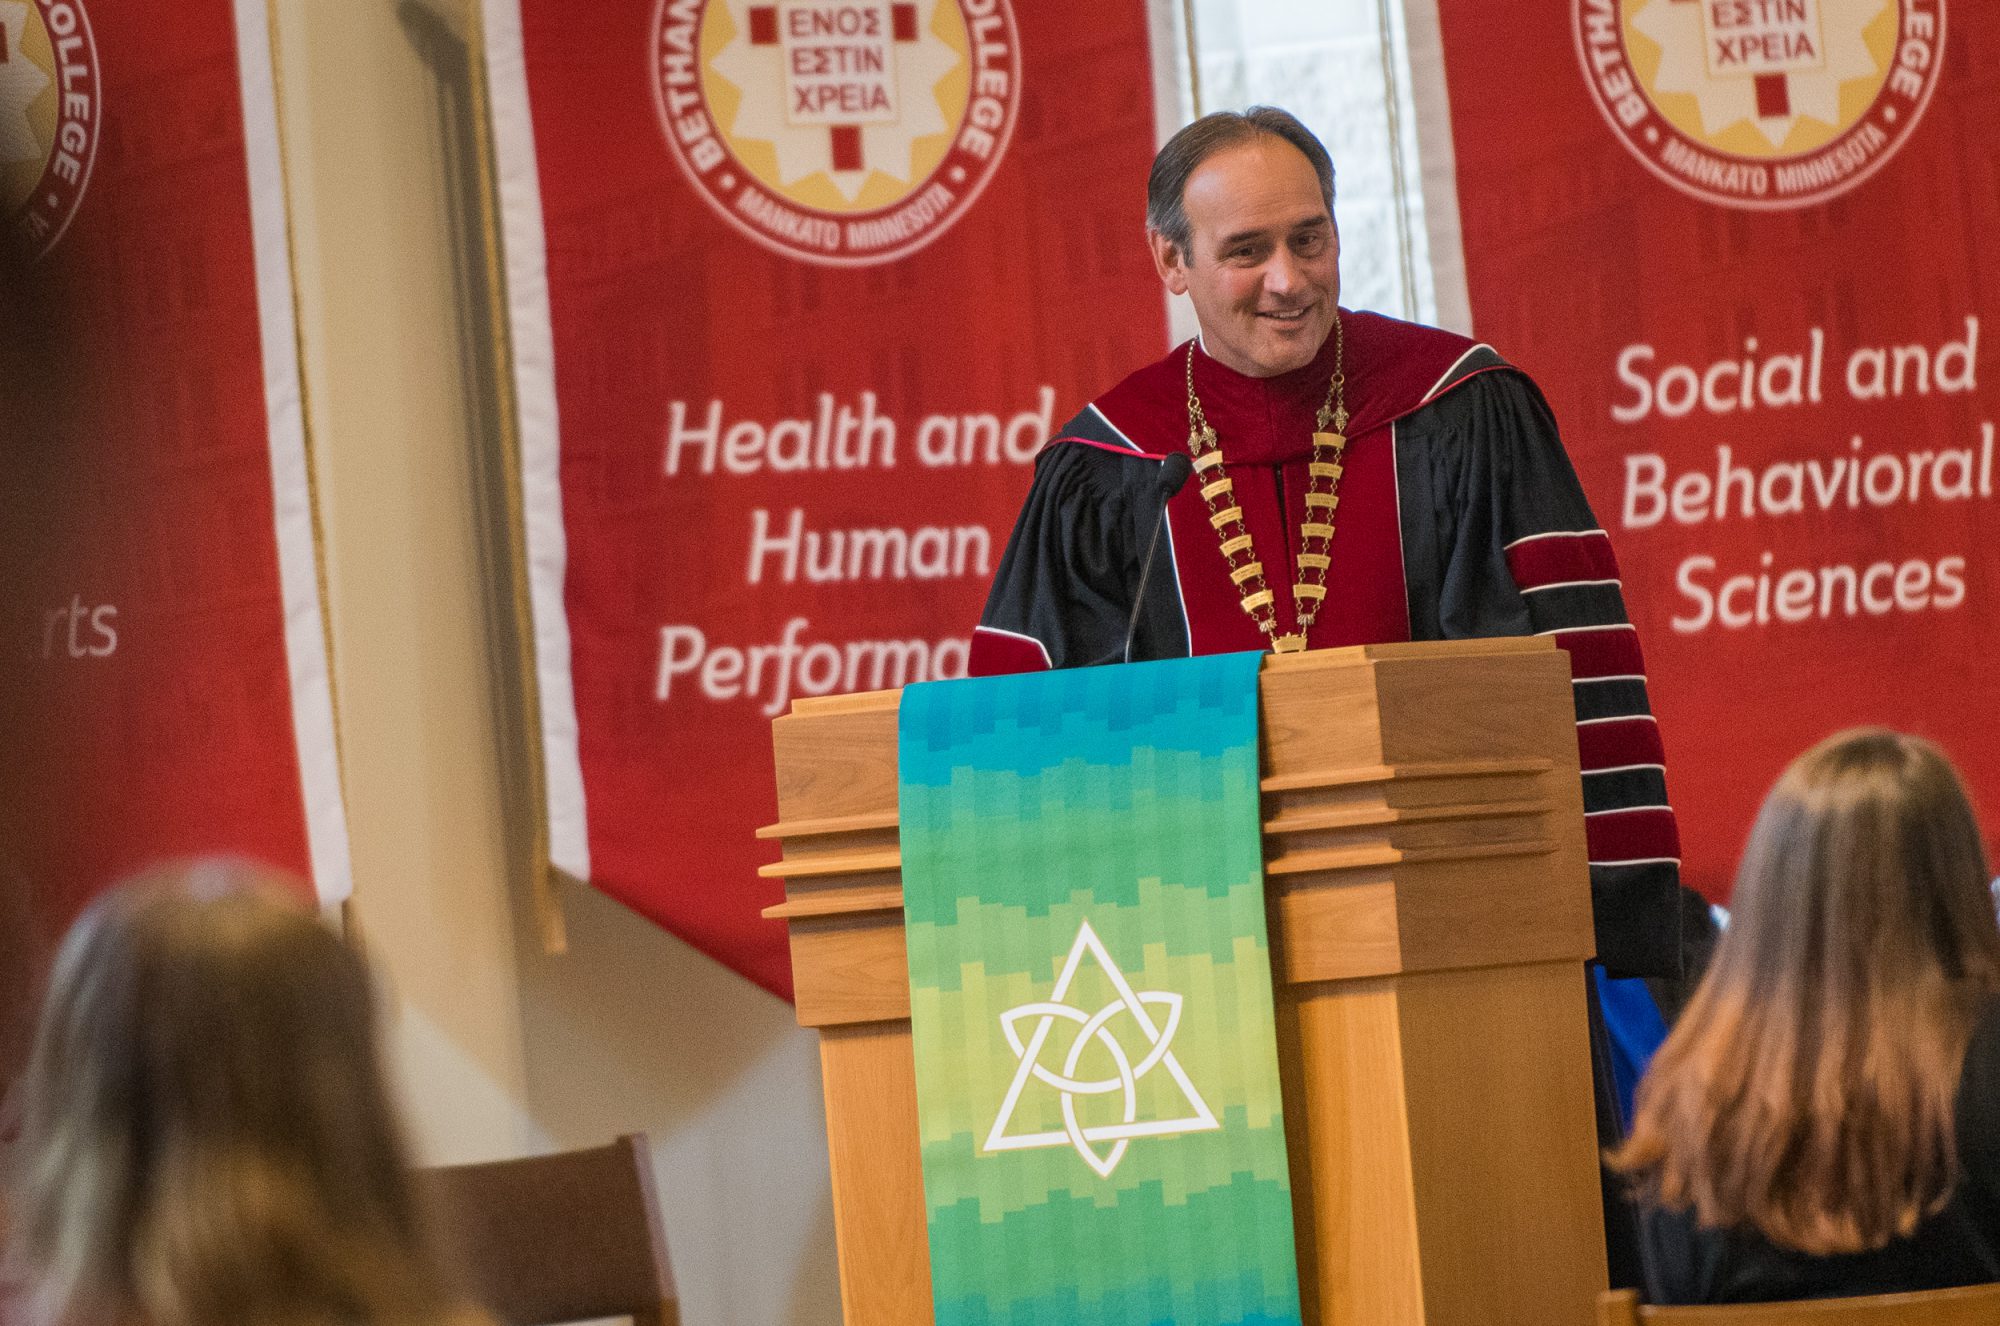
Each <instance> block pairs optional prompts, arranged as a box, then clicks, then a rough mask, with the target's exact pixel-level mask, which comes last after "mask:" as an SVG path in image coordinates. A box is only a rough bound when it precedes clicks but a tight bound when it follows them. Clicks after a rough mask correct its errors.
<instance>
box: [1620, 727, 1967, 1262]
mask: <svg viewBox="0 0 2000 1326" xmlns="http://www.w3.org/2000/svg"><path fill="white" fill-rule="evenodd" d="M1988 879H1989V875H1988V871H1987V864H1986V853H1985V849H1984V847H1983V846H1982V845H1981V842H1980V837H1979V828H1978V825H1977V823H1976V822H1975V820H1974V818H1973V813H1972V808H1971V806H1970V805H1969V804H1968V803H1967V801H1966V796H1965V791H1964V788H1963V787H1962V786H1961V785H1960V783H1959V779H1958V776H1957V774H1956V773H1955V772H1954V771H1953V769H1952V767H1951V764H1950V762H1949V761H1948V760H1947V759H1946V758H1945V756H1944V754H1943V753H1942V752H1941V751H1939V750H1938V748H1937V747H1936V746H1933V745H1932V744H1931V743H1929V742H1927V741H1923V740H1921V739H1919V738H1916V737H1909V736H1903V735H1900V734H1898V733H1894V732H1889V731H1884V730H1882V729H1857V730H1854V731H1849V732H1843V733H1840V734H1838V735H1837V736H1834V737H1831V738H1829V739H1827V740H1826V741H1823V742H1821V743H1820V744H1819V745H1817V746H1814V747H1813V748H1812V749H1811V750H1809V751H1807V752H1806V753H1805V754H1804V755H1802V756H1800V757H1799V758H1798V759H1797V760H1795V761H1793V763H1792V765H1791V767H1790V768H1788V769H1786V770H1785V772H1784V775H1783V776H1782V777H1780V778H1779V780H1778V782H1777V785H1776V786H1775V787H1773V788H1772V789H1771V793H1770V795H1769V796H1768V797H1767V798H1766V800H1765V802H1764V805H1763V808H1762V810H1761V811H1760V812H1759V813H1758V816H1757V821H1756V825H1755V827H1754V828H1753V829H1752V830H1751V834H1750V841H1749V844H1748V846H1747V847H1746V849H1745V851H1744V856H1743V862H1742V865H1741V868H1740V870H1739V872H1738V875H1737V880H1736V893H1735V897H1734V901H1733V911H1732V915H1731V919H1730V925H1729V930H1728V932H1727V933H1726V934H1725V935H1724V936H1723V939H1722V943H1721V946H1720V947H1719V948H1718V949H1717V951H1716V956H1715V960H1714V963H1713V965H1712V966H1711V967H1710V969H1709V971H1708V974H1707V976H1706V977H1705V978H1704V979H1703V981H1702V983H1701V985H1700V987H1699V988H1698V989H1697V990H1696V991H1695V994H1694V997H1693V999H1692V1000H1690V1002H1689V1004H1688V1007H1687V1011H1686V1012H1685V1013H1684V1014H1683V1015H1682V1017H1681V1020H1680V1023H1679V1024H1678V1025H1677V1026H1676V1027H1675V1028H1674V1031H1673V1034H1672V1035H1670V1036H1669V1037H1668V1038H1667V1041H1666V1044H1665V1045H1663V1046H1662V1047H1661V1048H1660V1051H1659V1054H1658V1055H1657V1056H1656V1057H1655V1059H1654V1061H1653V1065H1652V1067H1651V1069H1650V1071H1649V1072H1648V1073H1647V1075H1646V1078H1645V1080H1644V1081H1643V1082H1642V1083H1641V1084H1640V1087H1639V1093H1638V1100H1637V1105H1636V1108H1635V1118H1634V1121H1633V1127H1632V1132H1631V1136H1630V1137H1629V1138H1628V1139H1627V1140H1626V1142H1625V1144H1624V1145H1623V1146H1621V1147H1620V1148H1618V1150H1617V1151H1616V1152H1615V1153H1614V1154H1613V1155H1612V1156H1611V1158H1610V1159H1611V1163H1612V1165H1613V1166H1614V1167H1615V1168H1618V1169H1621V1170H1623V1171H1625V1172H1626V1173H1627V1174H1628V1175H1630V1176H1631V1178H1632V1180H1633V1182H1634V1186H1635V1187H1636V1189H1637V1190H1638V1191H1639V1193H1640V1194H1641V1195H1642V1196H1644V1197H1645V1198H1647V1199H1648V1200H1651V1201H1653V1202H1655V1203H1658V1204H1660V1205H1663V1206H1667V1207H1670V1208H1673V1209H1681V1210H1685V1209H1689V1208H1692V1210H1693V1212H1694V1214H1695V1216H1696V1219H1697V1221H1698V1222H1699V1223H1700V1224H1702V1225H1706V1226H1710V1227H1714V1228H1724V1229H1740V1228H1753V1229H1755V1230H1757V1231H1758V1232H1759V1233H1761V1234H1763V1235H1764V1236H1765V1237H1766V1238H1767V1239H1769V1240H1770V1241H1771V1242H1772V1243H1774V1244H1777V1245H1779V1246H1781V1247H1787V1248H1793V1249H1797V1250H1799V1251H1801V1252H1805V1253H1809V1254H1814V1255H1822V1256H1823V1255H1829V1254H1834V1253H1848V1252H1861V1251H1866V1250H1869V1249H1873V1248H1879V1247H1881V1246H1883V1245H1884V1244H1886V1243H1888V1242H1889V1241H1890V1240H1891V1239H1892V1238H1895V1237H1897V1236H1899V1235H1903V1234H1907V1233H1909V1232H1910V1231H1911V1230H1913V1229H1914V1228H1915V1227H1916V1225H1917V1224H1918V1222H1919V1221H1921V1220H1922V1219H1924V1218H1925V1217H1926V1216H1928V1215H1931V1214H1933V1213H1935V1212H1936V1211H1937V1210H1939V1209H1940V1208H1941V1207H1942V1206H1944V1204H1945V1203H1946V1202H1947V1201H1948V1200H1949V1199H1950V1196H1951V1193H1952V1190H1953V1188H1954V1186H1955V1185H1956V1183H1957V1181H1958V1177H1959V1171H1958V1162H1957V1151H1956V1138H1955V1134H1954V1125H1953V1105H1954V1099H1955V1097H1956V1094H1957V1088H1958V1079H1959V1073H1960V1071H1961V1069H1962V1067H1963V1064H1964V1059H1965V1049H1966V1045H1967V1043H1968V1041H1969V1040H1970V1039H1971V1035H1972V1030H1973V1027H1974V1024H1975V1023H1976V1021H1977V1020H1978V1018H1979V1016H1980V1014H1981V1011H1982V1009H1983V1008H1984V1006H1985V1003H1986V1001H1987V999H1988V997H1989V996H1990V995H1991V994H1992V993H1993V992H1994V991H1995V990H2000V925H1996V922H1995V919H1994V910H1993V899H1992V895H1991V894H1990V892H1989V889H1988Z"/></svg>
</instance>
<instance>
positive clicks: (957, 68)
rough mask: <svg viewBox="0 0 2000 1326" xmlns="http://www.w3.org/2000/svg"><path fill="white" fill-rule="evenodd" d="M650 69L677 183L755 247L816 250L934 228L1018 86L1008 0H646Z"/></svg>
mask: <svg viewBox="0 0 2000 1326" xmlns="http://www.w3.org/2000/svg"><path fill="white" fill-rule="evenodd" d="M652 73H653V92H654V96H655V99H656V101H657V102H658V105H659V112H660V123H661V127H662V129H663V130H664V131H665V133H666V138H667V142H668V144H669V145H670V146H671V147H672V150H673V154H674V156H675V158H676V159H677V160H678V161H679V162H680V164H681V166H682V167H683V168H684V169H685V170H686V172H687V176H688V179H689V180H690V181H691V182H692V183H693V184H694V187H695V191H696V192H697V193H699V194H700V195H701V196H702V197H703V198H704V199H706V200H707V202H708V204H709V205H710V206H711V207H713V208H714V209H715V210H716V211H717V212H719V213H720V214H721V215H722V217H723V218H724V219H725V220H727V221H728V222H729V223H730V224H731V225H733V226H735V227H736V228H737V229H738V230H740V231H742V232H743V233H744V234H746V235H748V236H750V237H751V238H752V239H754V240H756V241H757V242H758V243H760V244H762V245H764V246H765V247H766V248H770V249H774V250H776V251H777V252H779V253H783V254H786V255H788V256H790V257H794V258H800V259H803V260H805V261H807V262H815V263H826V264H830V265H834V266H863V265H866V264H870V263H878V262H887V261H889V260H890V259H893V258H900V257H902V256H904V255H905V254H909V253H914V252H915V251H916V250H918V249H920V248H922V247H923V246H924V245H926V244H928V243H930V242H931V241H932V240H934V239H936V238H937V237H938V236H939V235H941V234H943V233H944V232H945V231H946V230H947V229H949V228H950V226H951V225H952V223H953V222H955V221H956V220H957V219H958V218H959V217H960V216H962V215H964V213H965V211H966V209H967V208H969V207H970V206H971V205H972V203H973V201H974V200H975V199H976V198H978V196H979V193H980V190H981V189H983V188H984V187H985V186H986V183H987V181H988V180H989V179H991V178H992V175H993V171H994V169H995V168H996V167H997V166H998V165H999V164H1000V159H1001V158H1002V157H1003V156H1004V155H1005V154H1006V151H1007V141H1008V138H1009V136H1010V135H1011V134H1012V133H1013V129H1014V113H1015V109H1016V108H1017V106H1018V105H1019V103H1020V94H1021V54H1020V45H1019V41H1018V39H1017V36H1016V30H1015V27H1014V15H1013V11H1012V10H1011V9H1009V8H1008V0H915V2H914V3H904V2H903V0H660V6H659V10H658V12H657V15H656V17H655V20H654V24H653V71H652Z"/></svg>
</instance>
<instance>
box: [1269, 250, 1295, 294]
mask: <svg viewBox="0 0 2000 1326" xmlns="http://www.w3.org/2000/svg"><path fill="white" fill-rule="evenodd" d="M1298 288H1299V264H1298V260H1297V259H1296V258H1294V257H1293V256H1292V252H1291V250H1290V249H1287V248H1283V247H1280V248H1279V249H1278V250H1277V251H1276V252H1274V253H1273V254H1272V255H1271V260H1270V261H1269V262H1267V263H1265V264H1264V289H1266V290H1267V291H1269V292H1270V293H1272V294H1274V295H1288V294H1290V293H1291V292H1292V291H1294V290H1297V289H1298Z"/></svg>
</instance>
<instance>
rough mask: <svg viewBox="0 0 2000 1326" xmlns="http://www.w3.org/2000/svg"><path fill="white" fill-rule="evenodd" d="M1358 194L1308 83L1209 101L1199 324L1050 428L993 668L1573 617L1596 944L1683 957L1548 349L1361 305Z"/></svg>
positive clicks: (1181, 255) (1639, 702) (1187, 239)
mask: <svg viewBox="0 0 2000 1326" xmlns="http://www.w3.org/2000/svg"><path fill="white" fill-rule="evenodd" d="M1332 207H1333V166H1332V163H1331V161H1330V160H1329V159H1328V157H1327V153H1326V149H1325V148H1324V147H1323V146H1322V145H1321V144H1320V142H1319V140H1318V139H1317V138H1315V137H1314V136H1313V134H1312V133H1311V131H1310V130H1308V129H1307V128H1306V127H1305V126H1304V125H1302V124H1301V123H1299V121H1298V120H1297V119H1295V118H1294V117H1292V116H1291V115H1289V114H1287V113H1286V112H1284V111H1282V110H1277V109H1274V108H1270V107H1258V108H1254V109H1252V110H1251V111H1249V112H1248V113H1247V114H1237V113H1234V112H1219V113H1217V114H1213V115H1208V116H1205V117H1203V118H1202V119H1200V120H1197V121H1195V122H1194V123H1193V124H1191V125H1189V126H1187V127H1186V128H1184V129H1182V130H1181V131H1180V132H1179V133H1177V134H1175V135H1174V137H1173V138H1172V139H1171V140H1170V141H1169V142H1168V143H1167V144H1166V146H1164V147H1163V148H1161V149H1160V153H1159V155H1158V156H1157V157H1156V158H1155V159H1154V162H1153V168H1152V173H1151V176H1150V178H1149V180H1148V184H1147V209H1146V221H1147V231H1148V241H1149V243H1150V245H1151V247H1152V253H1153V260H1154V264H1155V266H1156V268H1157V269H1158V271H1159V274H1160V279H1161V280H1162V281H1163V282H1164V283H1165V284H1166V286H1167V288H1168V289H1169V290H1171V291H1173V292H1174V293H1175V294H1186V295H1188V296H1189V297H1190V299H1191V301H1192V303H1193V305H1194V310H1195V315H1196V318H1197V320H1198V322H1199V324H1200V329H1201V334H1200V335H1199V336H1198V337H1197V338H1196V339H1195V340H1193V341H1190V342H1188V343H1187V344H1185V345H1181V346H1178V347H1176V348H1175V349H1174V350H1172V351H1171V352H1170V353H1168V355H1167V356H1166V358H1164V359H1162V360H1160V361H1159V362H1158V363H1155V364H1151V365H1149V366H1147V367H1145V368H1141V369H1139V370H1138V371H1137V372H1135V373H1133V374H1132V375H1131V376H1130V377H1128V378H1126V379H1125V380H1124V381H1123V382H1121V383H1119V384H1118V385H1117V386H1115V387H1113V388H1112V389H1111V390H1110V391H1108V392H1106V393H1105V394H1104V395H1102V396H1100V397H1099V398H1098V399H1097V400H1095V401H1093V402H1092V403H1091V404H1089V405H1087V406H1085V407H1084V409H1083V410H1082V411H1081V412H1080V413H1078V414H1077V415H1076V416H1075V417H1074V418H1072V419H1071V420H1070V421H1069V422H1068V423H1066V424H1064V425H1063V427H1062V428H1061V429H1060V430H1059V432H1058V434H1057V436H1056V437H1055V438H1054V439H1053V440H1052V441H1051V442H1050V443H1049V444H1048V446H1047V447H1046V448H1045V449H1044V450H1043V451H1042V453H1041V456H1040V457H1039V459H1038V460H1037V462H1036V466H1035V478H1034V485H1033V487H1032V489H1031V491H1030V492H1029V494H1028V498H1027V502H1026V505H1025V506H1024V508H1023V510H1022V512H1021V515H1020V518H1019V520H1018V522H1017V523H1016V524H1015V527H1014V532H1013V536H1012V539H1011V540H1010V542H1009V544H1008V547H1007V551H1006V554H1005V556H1004V557H1003V558H1002V560H1001V563H1000V568H999V572H998V574H997V577H996V579H995V582H994V585H993V589H992V593H991V596H990V597H989V599H988V601H987V604H986V610H985V612H984V614H983V615H982V617H981V619H980V623H979V628H978V630H977V632H976V633H975V635H974V637H973V645H972V655H971V671H972V672H973V673H974V674H975V675H980V674H992V673H1001V672H1018V671H1027V670H1033V669H1040V668H1061V667H1076V666H1084V665H1089V664H1095V663H1107V662H1118V661H1127V660H1137V659H1151V658H1169V657H1180V656H1186V655H1190V654H1212V653H1225V652H1231V651H1237V650H1253V649H1270V650H1274V651H1277V652H1281V653H1282V652H1290V651H1294V650H1301V649H1308V648H1324V647H1329V646H1338V645H1357V644H1374V643H1382V642H1387V641H1399V640H1441V639H1453V638H1463V637H1477V636H1507V635H1531V634H1540V635H1550V636H1553V637H1554V639H1555V641H1556V643H1557V644H1558V645H1559V646H1560V647H1562V648H1564V649H1565V650H1567V651H1568V652H1569V655H1570V662H1571V668H1572V673H1573V676H1574V678H1575V686H1574V698H1575V704H1576V716H1577V737H1578V746H1579V750H1580V755H1581V760H1582V768H1583V785H1584V809H1585V812H1586V821H1585V823H1586V829H1587V839H1588V843H1589V852H1590V875H1591V894H1592V904H1593V908H1594V917H1595V924H1596V938H1597V952H1598V958H1599V960H1600V961H1601V962H1602V963H1603V964H1604V966H1605V968H1606V969H1607V970H1608V971H1609V972H1610V973H1612V974H1614V975H1624V976H1663V977H1678V976H1680V975H1681V974H1682V954H1681V936H1680V923H1679V916H1680V911H1679V905H1680V904H1679V894H1680V889H1679V887H1678V884H1679V880H1678V873H1679V862H1678V858H1679V856H1680V845H1679V839H1678V835H1677V832H1676V829H1675V824H1674V814H1673V811H1672V809H1671V808H1670V806H1669V804H1668V801H1667V790H1666V779H1665V775H1664V772H1663V769H1662V754H1661V744H1660V737H1659V732H1658V729H1657V727H1656V726H1655V724H1654V721H1653V717H1652V714H1651V710H1650V708H1649V705H1648V702H1647V696H1646V681H1645V675H1644V665H1643V663H1642V661H1641V658H1640V650H1639V641H1638V638H1637V635H1636V633H1635V632H1634V630H1633V628H1632V626H1631V624H1630V622H1629V621H1627V619H1626V615H1625V605H1624V599H1623V596H1622V594H1621V592H1620V588H1619V580H1618V568H1617V564H1616V562H1615V560H1614V558H1613V555H1612V550H1611V544H1610V540H1609V538H1608V537H1607V536H1606V535H1605V533H1604V531H1603V530H1602V529H1601V528H1600V527H1599V525H1598V522H1597V519H1596V517H1595V516H1593V515H1592V514H1591V511H1590V506H1589V503H1588V502H1587V501H1586V499H1585V497H1584V494H1583V489H1582V487H1581V485H1580V484H1579V483H1578V482H1577V478H1576V474H1575V472H1574V470H1573V469H1572V468H1571V466H1570V463H1569V459H1568V457H1567V456H1566V455H1565V454H1564V452H1563V449H1562V443H1561V441H1560V439H1559V438H1558V437H1557V434H1556V426H1555V421H1554V419H1553V418H1552V416H1551V415H1550V413H1549V409H1548V406H1547V404H1546V403H1545V402H1544V401H1543V399H1542V396H1541V393H1540V392H1539V391H1538V390H1537V389H1536V387H1535V385H1534V383H1533V382H1531V381H1530V380H1529V379H1528V377H1527V376H1526V375H1525V374H1523V373H1522V372H1520V371H1519V370H1518V369H1516V368H1514V367H1512V366H1511V365H1509V364H1508V363H1507V362H1506V361H1505V360H1503V359H1502V358H1501V357H1500V356H1499V355H1498V354H1496V353H1494V351H1493V350H1492V349H1490V348H1489V347H1487V346H1484V345H1480V344H1477V343H1475V342H1473V341H1469V340H1466V339H1465V338H1463V337H1459V336H1455V335H1453V334H1451V333H1449V332H1445V331H1441V330H1438V329H1436V328H1431V327H1423V326H1417V325H1414V324H1411V323H1406V322H1399V321H1396V320H1394V319H1391V318H1386V317H1382V316H1380V315H1377V314H1373V313H1360V312H1352V311H1348V310H1344V309H1342V308H1340V307H1339V295H1340V273H1339V255H1340V236H1339V231H1338V229H1337V227H1336V226H1335V224H1334V219H1333V214H1332ZM1182 456H1184V457H1186V458H1187V461H1190V462H1192V465H1191V467H1190V466H1189V465H1188V464H1186V463H1184V462H1182V461H1180V460H1178V459H1173V458H1175V457H1182ZM1162 535H1163V537H1162ZM1593 1022H1597V1019H1595V1018H1593ZM1599 1026H1600V1027H1601V1023H1600V1024H1599ZM1599 1034H1600V1035H1601V1032H1600V1033H1599ZM1599 1076H1600V1077H1607V1076H1608V1073H1607V1072H1606V1071H1605V1070H1604V1069H1603V1066H1602V1059H1601V1056H1600V1073H1599ZM1606 1108H1608V1106H1607V1105H1606V1104H1605V1103H1603V1102H1601V1104H1600V1115H1603V1114H1604V1113H1605V1109H1606ZM1607 1122H1608V1123H1609V1124H1610V1126H1611V1127H1612V1128H1613V1129H1614V1130H1615V1128H1616V1122H1615V1114H1614V1115H1612V1116H1611V1117H1610V1118H1609V1119H1608V1120H1607ZM1611 1136H1615V1131H1614V1132H1612V1133H1610V1134H1608V1135H1607V1136H1606V1140H1607V1141H1608V1140H1609V1139H1610V1137H1611ZM1617 1242H1619V1240H1618V1238H1617V1237H1616V1236H1615V1235H1614V1237H1613V1243H1614V1245H1615V1244H1616V1243H1617ZM1614 1260H1615V1256H1614Z"/></svg>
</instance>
